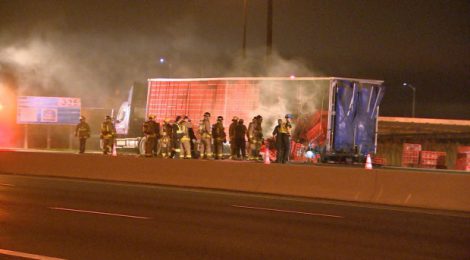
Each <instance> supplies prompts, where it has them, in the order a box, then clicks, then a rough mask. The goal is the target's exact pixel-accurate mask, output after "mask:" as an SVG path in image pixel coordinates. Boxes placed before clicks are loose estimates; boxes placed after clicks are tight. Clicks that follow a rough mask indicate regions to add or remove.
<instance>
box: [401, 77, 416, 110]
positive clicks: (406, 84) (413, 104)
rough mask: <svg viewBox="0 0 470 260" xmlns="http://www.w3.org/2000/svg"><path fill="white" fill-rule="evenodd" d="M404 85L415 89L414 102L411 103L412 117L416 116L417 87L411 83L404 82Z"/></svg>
mask: <svg viewBox="0 0 470 260" xmlns="http://www.w3.org/2000/svg"><path fill="white" fill-rule="evenodd" d="M403 86H404V87H408V88H411V90H412V91H413V103H412V104H411V117H415V105H416V87H415V86H413V85H411V84H410V83H406V82H405V83H403Z"/></svg>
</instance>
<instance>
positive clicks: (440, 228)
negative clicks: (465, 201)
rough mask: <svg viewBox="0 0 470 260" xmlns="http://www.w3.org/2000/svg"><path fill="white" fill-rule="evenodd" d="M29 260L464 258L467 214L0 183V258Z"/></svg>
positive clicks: (3, 179) (8, 178) (56, 182)
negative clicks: (40, 258)
mask: <svg viewBox="0 0 470 260" xmlns="http://www.w3.org/2000/svg"><path fill="white" fill-rule="evenodd" d="M19 256H21V257H23V258H18V257H19ZM35 257H43V258H42V259H54V258H59V259H470V215H469V214H466V213H459V212H449V211H432V210H424V209H413V208H400V207H388V206H380V205H369V204H357V203H346V202H338V201H324V200H313V199H303V198H292V197H280V196H267V195H262V194H247V193H236V192H223V191H214V190H203V189H184V188H174V187H164V186H151V185H137V184H128V183H117V182H98V181H84V180H77V179H63V178H44V177H32V176H20V175H8V174H0V259H28V258H29V259H35ZM45 257H51V258H45Z"/></svg>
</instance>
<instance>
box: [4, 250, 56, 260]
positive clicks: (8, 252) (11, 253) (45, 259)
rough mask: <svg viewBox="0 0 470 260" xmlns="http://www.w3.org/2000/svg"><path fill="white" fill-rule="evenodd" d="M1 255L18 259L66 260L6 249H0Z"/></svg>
mask: <svg viewBox="0 0 470 260" xmlns="http://www.w3.org/2000/svg"><path fill="white" fill-rule="evenodd" d="M0 255H9V256H16V257H22V258H29V259H37V260H65V259H64V258H55V257H49V256H43V255H34V254H28V253H23V252H17V251H11V250H5V249H0Z"/></svg>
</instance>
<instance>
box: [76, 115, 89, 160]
mask: <svg viewBox="0 0 470 260" xmlns="http://www.w3.org/2000/svg"><path fill="white" fill-rule="evenodd" d="M85 120H86V118H85V117H84V116H81V117H80V123H78V124H77V126H76V127H75V137H78V140H79V141H80V150H79V153H85V147H86V140H87V139H88V138H90V126H89V125H88V123H87V122H86V121H85Z"/></svg>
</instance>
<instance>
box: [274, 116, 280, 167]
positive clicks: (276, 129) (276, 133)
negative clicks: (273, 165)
mask: <svg viewBox="0 0 470 260" xmlns="http://www.w3.org/2000/svg"><path fill="white" fill-rule="evenodd" d="M281 124H282V119H278V120H277V125H276V127H274V130H273V139H274V143H275V144H276V151H277V153H276V162H277V163H280V162H281V156H280V151H281V136H280V134H279V128H280V127H281Z"/></svg>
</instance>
